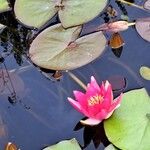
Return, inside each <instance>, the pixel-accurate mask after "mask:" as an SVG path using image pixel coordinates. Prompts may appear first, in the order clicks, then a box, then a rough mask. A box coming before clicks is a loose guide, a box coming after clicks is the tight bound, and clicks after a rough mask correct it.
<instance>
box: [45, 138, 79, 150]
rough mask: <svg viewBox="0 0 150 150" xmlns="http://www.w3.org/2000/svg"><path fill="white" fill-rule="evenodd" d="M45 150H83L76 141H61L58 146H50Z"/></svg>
mask: <svg viewBox="0 0 150 150" xmlns="http://www.w3.org/2000/svg"><path fill="white" fill-rule="evenodd" d="M43 150H81V148H80V146H79V144H78V142H77V141H76V139H71V140H65V141H61V142H59V143H58V144H56V145H52V146H49V147H47V148H44V149H43Z"/></svg>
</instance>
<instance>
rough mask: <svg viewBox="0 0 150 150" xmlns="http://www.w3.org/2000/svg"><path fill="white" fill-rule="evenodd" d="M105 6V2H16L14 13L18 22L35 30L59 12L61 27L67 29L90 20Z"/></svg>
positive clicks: (41, 0) (20, 0) (37, 0)
mask: <svg viewBox="0 0 150 150" xmlns="http://www.w3.org/2000/svg"><path fill="white" fill-rule="evenodd" d="M106 5H107V0H92V1H91V0H67V1H66V0H36V1H35V0H30V1H27V0H16V2H15V7H14V11H15V15H16V18H18V20H20V21H21V22H22V23H24V24H25V25H27V26H32V27H36V28H39V27H41V26H42V25H44V24H45V23H46V22H47V21H49V20H50V19H51V18H52V17H53V16H54V15H55V14H56V13H57V12H59V18H60V20H61V22H62V25H63V27H65V28H68V27H71V26H77V25H80V24H83V23H86V22H88V21H90V20H92V19H93V18H95V17H96V16H97V15H98V14H99V13H100V12H101V11H102V10H103V9H104V7H105V6H106ZM89 11H90V13H89ZM87 14H88V15H87Z"/></svg>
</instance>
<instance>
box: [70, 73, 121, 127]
mask: <svg viewBox="0 0 150 150" xmlns="http://www.w3.org/2000/svg"><path fill="white" fill-rule="evenodd" d="M74 95H75V99H76V100H73V99H72V98H70V97H68V100H69V102H70V103H71V104H72V105H73V107H74V108H75V109H76V110H78V111H79V112H81V113H83V114H84V115H85V116H87V117H88V119H86V120H81V121H80V122H81V123H83V124H86V125H97V124H99V123H100V122H101V121H102V120H104V119H107V118H109V117H110V116H111V115H112V113H113V112H114V110H115V109H116V108H118V107H119V106H120V102H121V99H122V94H120V96H119V97H117V98H116V99H113V93H112V87H111V84H110V83H109V82H108V81H106V82H105V83H102V85H101V86H99V85H98V84H97V82H96V80H95V78H94V77H93V76H92V77H91V83H89V84H88V85H87V89H86V93H85V94H84V93H82V92H80V91H74Z"/></svg>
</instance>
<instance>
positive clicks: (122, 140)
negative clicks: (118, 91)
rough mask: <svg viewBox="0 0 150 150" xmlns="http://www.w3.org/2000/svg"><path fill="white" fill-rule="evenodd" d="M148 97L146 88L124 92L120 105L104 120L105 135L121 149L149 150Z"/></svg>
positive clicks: (149, 107)
mask: <svg viewBox="0 0 150 150" xmlns="http://www.w3.org/2000/svg"><path fill="white" fill-rule="evenodd" d="M149 114H150V97H149V96H148V94H147V92H146V90H145V89H144V88H143V89H138V90H132V91H129V92H127V93H124V96H123V100H122V103H121V106H120V107H119V108H118V109H117V110H116V111H115V112H114V114H113V115H112V117H110V119H108V120H106V121H105V122H104V128H105V132H106V136H107V137H108V139H109V141H110V142H112V143H113V144H114V145H115V146H116V147H118V148H120V149H123V150H137V149H138V150H149V148H150V142H149V139H150V118H149Z"/></svg>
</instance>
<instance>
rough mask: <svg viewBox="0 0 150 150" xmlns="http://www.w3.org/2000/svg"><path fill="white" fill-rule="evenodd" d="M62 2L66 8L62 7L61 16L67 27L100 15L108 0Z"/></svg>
mask: <svg viewBox="0 0 150 150" xmlns="http://www.w3.org/2000/svg"><path fill="white" fill-rule="evenodd" d="M62 4H63V5H64V9H62V10H61V9H60V11H59V18H60V21H61V23H62V25H63V27H65V28H67V27H70V26H76V25H80V24H84V23H86V22H88V21H90V20H92V19H93V18H95V17H96V16H98V15H99V13H100V12H101V11H102V10H103V9H104V8H105V6H106V5H107V0H63V1H62ZM89 11H90V13H89ZM87 14H88V15H87Z"/></svg>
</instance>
